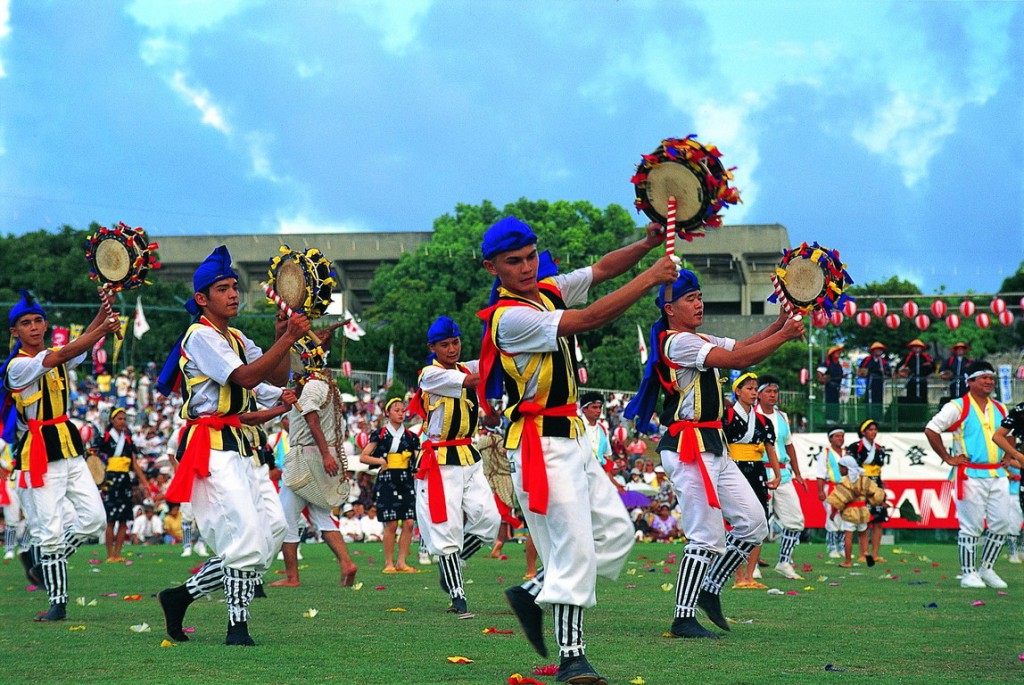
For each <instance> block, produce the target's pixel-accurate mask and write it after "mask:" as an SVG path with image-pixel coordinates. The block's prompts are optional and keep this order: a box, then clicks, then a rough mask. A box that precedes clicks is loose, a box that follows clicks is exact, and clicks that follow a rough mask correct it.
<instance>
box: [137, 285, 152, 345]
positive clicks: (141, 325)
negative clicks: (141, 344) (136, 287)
mask: <svg viewBox="0 0 1024 685" xmlns="http://www.w3.org/2000/svg"><path fill="white" fill-rule="evenodd" d="M147 331H149V322H148V321H146V315H145V314H144V313H143V311H142V296H141V295H140V296H139V299H137V300H136V301H135V324H134V328H133V332H134V333H135V339H136V340H138V339H139V338H141V337H142V336H143V335H145V334H146V332H147Z"/></svg>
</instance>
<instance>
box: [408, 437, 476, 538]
mask: <svg viewBox="0 0 1024 685" xmlns="http://www.w3.org/2000/svg"><path fill="white" fill-rule="evenodd" d="M472 442H473V440H472V439H471V438H459V439H458V440H442V441H440V442H434V441H432V440H425V441H424V442H423V444H422V445H420V468H419V470H418V471H417V472H416V479H417V480H423V479H424V478H425V479H426V480H427V496H428V502H429V504H430V520H431V522H433V523H444V522H445V521H447V520H448V506H447V503H446V501H445V496H444V479H442V478H441V465H440V464H438V463H437V448H438V447H462V446H464V445H469V444H472Z"/></svg>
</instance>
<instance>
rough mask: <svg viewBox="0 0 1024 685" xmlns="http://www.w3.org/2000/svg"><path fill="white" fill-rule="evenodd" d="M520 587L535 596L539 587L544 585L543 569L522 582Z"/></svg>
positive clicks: (538, 591)
mask: <svg viewBox="0 0 1024 685" xmlns="http://www.w3.org/2000/svg"><path fill="white" fill-rule="evenodd" d="M520 587H522V588H523V589H524V590H526V591H527V592H529V593H530V596H532V597H536V596H537V595H539V594H540V591H541V589H543V587H544V569H541V570H540V571H538V572H537V575H535V576H534V577H533V578H530V579H529V580H528V581H526V582H525V583H523V584H522V585H521V586H520Z"/></svg>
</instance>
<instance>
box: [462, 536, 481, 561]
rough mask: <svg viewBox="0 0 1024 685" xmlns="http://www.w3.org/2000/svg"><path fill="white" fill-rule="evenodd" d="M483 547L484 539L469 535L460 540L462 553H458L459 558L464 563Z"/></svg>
mask: <svg viewBox="0 0 1024 685" xmlns="http://www.w3.org/2000/svg"><path fill="white" fill-rule="evenodd" d="M483 546H484V539H483V538H482V537H480V536H479V535H473V534H472V533H470V534H469V535H467V536H466V537H465V538H463V540H462V551H461V552H459V558H460V559H462V560H463V561H466V560H467V559H469V558H470V557H471V556H473V555H474V554H476V553H477V552H479V551H480V548H481V547H483Z"/></svg>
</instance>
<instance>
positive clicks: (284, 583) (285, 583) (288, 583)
mask: <svg viewBox="0 0 1024 685" xmlns="http://www.w3.org/2000/svg"><path fill="white" fill-rule="evenodd" d="M270 587H299V579H298V578H282V579H281V580H276V581H274V582H273V583H271V584H270Z"/></svg>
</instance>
